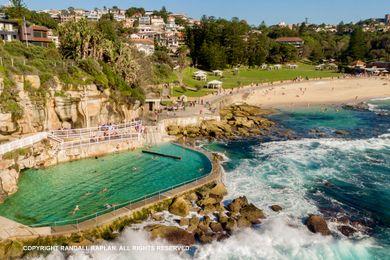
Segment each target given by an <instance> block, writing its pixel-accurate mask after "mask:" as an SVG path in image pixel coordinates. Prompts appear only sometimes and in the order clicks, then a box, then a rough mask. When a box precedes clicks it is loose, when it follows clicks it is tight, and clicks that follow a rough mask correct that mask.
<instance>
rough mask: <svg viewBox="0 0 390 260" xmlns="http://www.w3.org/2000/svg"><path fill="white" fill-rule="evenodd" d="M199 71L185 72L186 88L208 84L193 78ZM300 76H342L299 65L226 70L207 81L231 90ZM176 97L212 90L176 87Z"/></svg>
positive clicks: (210, 75)
mask: <svg viewBox="0 0 390 260" xmlns="http://www.w3.org/2000/svg"><path fill="white" fill-rule="evenodd" d="M197 70H198V69H196V68H186V69H185V70H184V72H183V82H184V84H185V85H186V86H188V87H192V88H196V87H198V88H200V87H201V86H204V85H205V84H206V83H207V82H203V81H199V80H195V79H193V78H192V75H193V73H194V72H195V71H197ZM298 76H301V77H303V78H306V77H308V78H329V77H337V76H340V74H339V73H337V72H335V71H326V70H325V71H319V70H315V68H314V66H312V65H307V64H302V63H300V64H299V67H298V68H297V69H295V70H292V69H286V68H283V69H281V70H272V71H268V70H261V69H249V68H241V69H240V70H239V72H238V75H234V74H233V70H232V69H226V70H224V73H223V77H216V76H213V75H212V73H208V77H207V81H211V80H214V79H217V80H220V81H222V82H223V88H225V89H230V88H235V87H239V86H247V85H250V84H252V83H254V84H256V83H264V82H273V81H281V80H291V79H294V78H296V77H298ZM173 92H174V93H173V95H174V96H181V95H186V96H189V97H200V96H204V95H207V94H208V93H210V90H207V89H201V90H199V91H192V90H186V91H183V89H182V88H180V87H174V91H173Z"/></svg>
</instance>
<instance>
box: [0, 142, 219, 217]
mask: <svg viewBox="0 0 390 260" xmlns="http://www.w3.org/2000/svg"><path fill="white" fill-rule="evenodd" d="M152 150H153V151H155V152H160V153H164V154H170V155H175V156H180V157H182V160H175V159H171V158H164V157H158V156H153V155H150V154H143V153H142V152H141V151H140V150H137V151H134V152H126V153H120V154H115V155H109V156H105V157H101V158H98V159H86V160H81V161H75V162H70V163H64V164H60V165H56V166H53V167H49V168H46V169H39V170H27V171H25V172H23V173H22V174H21V178H20V180H19V190H18V192H17V193H15V194H14V195H12V196H10V197H9V198H8V199H6V201H5V202H4V203H3V204H1V205H0V215H2V216H4V217H7V218H10V219H13V220H15V221H18V222H20V223H22V224H26V225H44V224H47V223H50V224H54V222H60V223H61V224H67V223H72V221H73V220H74V219H77V218H80V217H84V216H88V215H91V214H95V213H96V212H99V211H102V210H107V209H109V208H110V207H113V206H115V205H119V204H121V203H126V202H128V201H133V202H136V201H138V200H140V199H143V197H144V196H148V195H150V194H153V193H156V192H158V191H161V190H167V189H170V188H172V186H178V185H180V184H181V183H184V182H189V181H191V180H194V179H196V178H199V177H202V176H205V175H207V174H208V173H210V171H211V163H210V160H209V159H208V158H207V157H206V156H205V155H203V154H201V153H199V152H196V151H192V150H188V149H185V148H182V147H180V146H177V145H173V144H165V145H162V146H158V147H154V148H153V149H152ZM77 205H78V208H79V210H77V211H75V212H74V209H75V208H76V207H77ZM56 224H58V223H56Z"/></svg>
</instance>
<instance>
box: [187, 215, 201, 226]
mask: <svg viewBox="0 0 390 260" xmlns="http://www.w3.org/2000/svg"><path fill="white" fill-rule="evenodd" d="M199 222H200V220H199V218H198V217H196V216H192V217H191V218H190V220H189V225H194V226H198V224H199Z"/></svg>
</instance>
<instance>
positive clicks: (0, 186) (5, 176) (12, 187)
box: [0, 169, 19, 195]
mask: <svg viewBox="0 0 390 260" xmlns="http://www.w3.org/2000/svg"><path fill="white" fill-rule="evenodd" d="M18 180H19V172H18V171H16V170H15V169H3V170H0V193H1V192H4V193H5V194H7V195H11V194H14V193H15V192H16V191H17V190H18Z"/></svg>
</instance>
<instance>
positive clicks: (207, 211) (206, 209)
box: [204, 205, 217, 214]
mask: <svg viewBox="0 0 390 260" xmlns="http://www.w3.org/2000/svg"><path fill="white" fill-rule="evenodd" d="M215 211H217V210H216V209H215V207H214V205H207V206H206V207H204V212H205V214H210V213H213V212H215Z"/></svg>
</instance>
